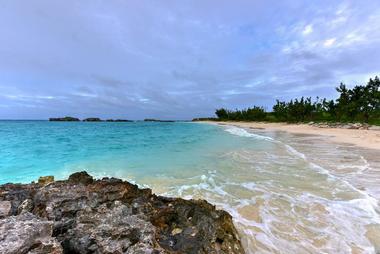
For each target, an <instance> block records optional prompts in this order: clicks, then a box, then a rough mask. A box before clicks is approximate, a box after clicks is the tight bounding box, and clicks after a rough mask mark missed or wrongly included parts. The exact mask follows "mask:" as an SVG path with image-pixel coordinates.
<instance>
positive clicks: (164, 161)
mask: <svg viewBox="0 0 380 254" xmlns="http://www.w3.org/2000/svg"><path fill="white" fill-rule="evenodd" d="M0 137H1V139H0V147H1V150H0V158H1V160H0V173H1V174H0V183H5V182H22V183H26V182H31V181H34V180H36V179H38V177H39V176H42V175H54V176H55V177H56V178H58V179H60V178H65V177H67V176H68V175H69V174H70V173H71V172H74V171H78V170H87V171H89V172H90V173H92V174H94V175H96V176H103V175H107V176H116V177H123V178H129V179H130V180H131V179H136V178H137V179H138V178H141V177H143V176H152V175H157V174H159V175H167V176H170V175H172V174H173V173H177V174H178V173H179V174H183V175H186V174H187V175H189V171H190V175H192V174H193V173H194V170H195V171H197V170H198V171H201V170H202V169H201V165H207V164H210V163H217V161H215V160H216V158H217V157H218V156H219V155H220V154H223V153H224V152H225V151H227V150H231V149H233V148H234V147H238V146H240V147H242V146H249V147H252V148H254V147H255V146H256V145H259V144H260V142H258V144H252V143H251V142H249V141H248V140H245V139H238V138H236V137H234V136H232V135H229V134H228V133H226V132H224V131H223V130H222V129H220V128H218V127H216V126H213V125H206V124H195V123H187V122H177V123H159V122H134V123H123V122H122V123H108V122H100V123H85V122H47V121H0ZM260 145H263V144H260ZM210 147H212V149H210Z"/></svg>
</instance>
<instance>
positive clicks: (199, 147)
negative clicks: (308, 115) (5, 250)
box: [0, 121, 380, 254]
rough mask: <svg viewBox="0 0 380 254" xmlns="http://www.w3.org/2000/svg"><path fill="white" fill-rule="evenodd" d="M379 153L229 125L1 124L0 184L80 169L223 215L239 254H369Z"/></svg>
mask: <svg viewBox="0 0 380 254" xmlns="http://www.w3.org/2000/svg"><path fill="white" fill-rule="evenodd" d="M379 158H380V156H379V152H378V150H376V151H373V150H371V151H370V150H368V151H367V150H364V149H358V148H355V147H352V146H349V145H345V144H332V143H329V140H328V138H326V137H322V136H309V135H295V134H289V133H284V132H276V131H266V130H258V129H242V128H238V127H234V126H217V125H211V124H202V123H190V122H176V123H159V122H134V123H127V122H120V123H117V122H113V123H112V122H111V123H109V122H100V123H88V122H87V123H86V122H47V121H0V183H6V182H21V183H27V182H31V181H36V180H37V179H38V177H39V176H42V175H54V176H55V178H56V179H65V178H67V177H68V176H69V175H70V174H71V173H72V172H75V171H81V170H87V171H88V172H89V173H90V174H92V175H94V176H96V177H103V176H115V177H119V178H123V179H126V180H128V181H132V182H135V183H137V184H139V185H140V186H143V187H145V186H146V187H150V188H152V189H153V191H154V192H155V193H158V194H162V195H166V196H180V197H183V198H186V199H190V198H202V199H206V200H208V201H209V202H211V203H213V204H215V205H216V206H217V207H218V208H221V209H224V210H226V211H228V212H229V213H230V214H231V215H232V216H233V219H234V223H235V225H236V227H237V229H238V231H239V233H240V235H241V237H242V242H243V246H244V247H245V249H246V252H247V253H286V254H287V253H334V254H335V253H363V254H364V253H378V252H379V251H380V240H379V239H380V216H379V212H380V208H379V205H378V203H379V200H380V188H379V184H378V183H379V179H380V159H379Z"/></svg>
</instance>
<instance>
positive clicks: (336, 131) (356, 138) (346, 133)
mask: <svg viewBox="0 0 380 254" xmlns="http://www.w3.org/2000/svg"><path fill="white" fill-rule="evenodd" d="M208 123H213V124H228V125H234V126H238V127H243V128H253V129H254V128H259V129H266V130H269V131H287V132H290V133H300V134H313V135H324V136H328V137H330V140H331V141H333V142H337V143H348V144H353V145H356V146H360V147H363V148H370V149H378V150H380V131H377V130H357V129H341V128H319V127H315V126H310V125H307V124H287V123H263V122H208Z"/></svg>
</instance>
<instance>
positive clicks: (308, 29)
mask: <svg viewBox="0 0 380 254" xmlns="http://www.w3.org/2000/svg"><path fill="white" fill-rule="evenodd" d="M312 32H313V25H307V26H305V28H304V29H303V31H302V34H303V35H308V34H311V33H312Z"/></svg>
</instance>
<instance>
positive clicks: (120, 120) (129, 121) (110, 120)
mask: <svg viewBox="0 0 380 254" xmlns="http://www.w3.org/2000/svg"><path fill="white" fill-rule="evenodd" d="M106 122H128V123H132V122H133V121H132V120H127V119H107V120H106Z"/></svg>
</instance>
